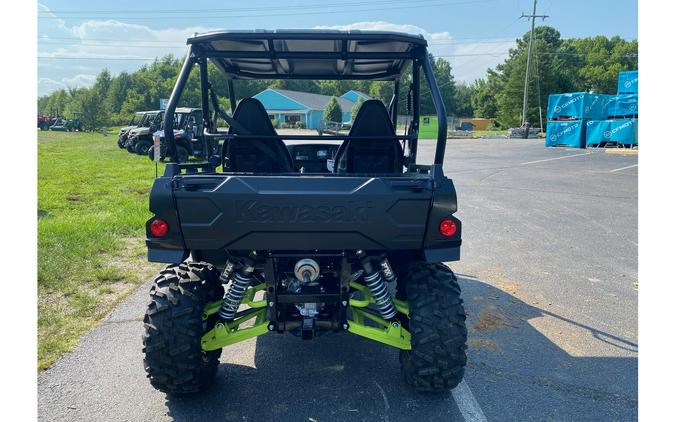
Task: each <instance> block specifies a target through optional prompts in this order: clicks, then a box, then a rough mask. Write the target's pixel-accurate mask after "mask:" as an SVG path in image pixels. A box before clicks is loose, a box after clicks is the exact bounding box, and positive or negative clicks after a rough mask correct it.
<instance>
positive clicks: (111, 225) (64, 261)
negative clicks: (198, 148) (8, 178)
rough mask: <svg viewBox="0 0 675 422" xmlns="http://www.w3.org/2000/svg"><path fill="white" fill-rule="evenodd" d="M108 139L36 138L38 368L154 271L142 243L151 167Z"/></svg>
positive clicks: (85, 136)
mask: <svg viewBox="0 0 675 422" xmlns="http://www.w3.org/2000/svg"><path fill="white" fill-rule="evenodd" d="M115 133H116V132H113V134H111V135H109V136H107V137H104V136H103V135H101V134H95V133H67V132H40V131H39V133H38V211H37V213H38V368H39V369H44V368H46V367H48V366H49V365H51V364H52V363H53V362H54V361H55V360H56V359H57V358H58V357H59V356H60V355H61V354H63V353H64V352H66V351H68V350H71V349H72V348H73V347H74V346H76V344H77V341H78V339H79V337H80V336H81V335H82V334H83V333H85V332H86V331H87V330H89V329H90V328H91V327H92V326H93V325H94V324H95V323H96V322H97V321H99V320H100V319H101V318H102V317H103V316H105V314H106V313H107V312H109V311H110V310H111V309H112V308H113V307H114V306H115V305H116V304H117V303H118V302H119V301H120V300H121V299H122V298H123V297H125V295H127V294H128V293H130V292H131V291H133V289H134V288H135V287H136V286H138V285H139V284H140V283H142V282H144V281H146V280H147V279H148V278H149V277H150V276H151V275H152V274H153V273H154V272H155V271H157V270H158V268H159V267H158V266H156V265H151V264H149V263H147V261H146V259H145V246H144V242H143V239H144V224H145V221H146V220H147V219H148V218H149V217H150V213H149V211H148V192H149V189H150V186H151V184H152V180H153V178H154V176H155V167H154V164H153V163H152V162H151V161H150V160H148V159H147V158H146V157H139V156H138V155H135V154H134V155H132V154H129V153H127V152H126V151H125V150H121V149H119V148H118V147H117V143H116V136H115ZM161 171H162V169H161V168H160V172H161Z"/></svg>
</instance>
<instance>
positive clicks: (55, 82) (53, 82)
mask: <svg viewBox="0 0 675 422" xmlns="http://www.w3.org/2000/svg"><path fill="white" fill-rule="evenodd" d="M95 81H96V75H92V74H85V73H80V74H77V75H75V76H72V77H67V78H61V79H52V78H39V79H38V93H42V92H53V91H56V90H59V89H66V88H80V87H89V86H92V85H93V84H94V82H95ZM41 95H43V94H41Z"/></svg>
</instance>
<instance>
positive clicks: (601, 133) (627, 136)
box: [586, 119, 638, 146]
mask: <svg viewBox="0 0 675 422" xmlns="http://www.w3.org/2000/svg"><path fill="white" fill-rule="evenodd" d="M603 142H616V143H619V144H622V145H637V143H638V119H616V120H589V121H588V122H586V145H587V146H590V145H600V144H601V143H603Z"/></svg>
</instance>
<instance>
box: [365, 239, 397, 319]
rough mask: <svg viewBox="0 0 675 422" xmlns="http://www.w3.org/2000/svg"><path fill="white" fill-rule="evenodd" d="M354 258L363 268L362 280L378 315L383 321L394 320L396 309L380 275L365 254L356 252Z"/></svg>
mask: <svg viewBox="0 0 675 422" xmlns="http://www.w3.org/2000/svg"><path fill="white" fill-rule="evenodd" d="M356 256H357V257H358V258H359V260H360V261H361V265H362V266H363V279H364V280H365V281H366V285H367V286H368V289H369V290H370V294H371V295H372V296H373V299H374V300H375V304H376V305H377V308H378V310H379V311H380V315H381V316H382V318H384V319H394V317H395V316H396V313H397V311H396V307H395V306H394V302H393V301H392V300H391V295H390V294H389V289H388V288H387V283H386V282H385V281H384V279H383V278H382V274H381V273H380V271H379V270H378V269H377V268H375V267H373V264H372V262H371V260H370V258H368V256H367V255H366V254H365V252H363V251H357V252H356ZM387 264H388V263H387ZM390 268H391V267H390ZM392 274H393V272H392Z"/></svg>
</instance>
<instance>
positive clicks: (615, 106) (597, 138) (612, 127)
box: [586, 70, 638, 147]
mask: <svg viewBox="0 0 675 422" xmlns="http://www.w3.org/2000/svg"><path fill="white" fill-rule="evenodd" d="M637 144H638V72H637V71H636V70H634V71H628V72H620V73H619V83H618V87H617V94H616V95H613V96H612V97H611V98H610V100H609V102H608V103H607V112H606V118H605V119H603V120H598V121H589V122H588V123H587V129H586V145H587V146H607V145H616V146H623V147H633V146H635V145H637Z"/></svg>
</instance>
